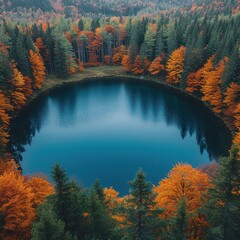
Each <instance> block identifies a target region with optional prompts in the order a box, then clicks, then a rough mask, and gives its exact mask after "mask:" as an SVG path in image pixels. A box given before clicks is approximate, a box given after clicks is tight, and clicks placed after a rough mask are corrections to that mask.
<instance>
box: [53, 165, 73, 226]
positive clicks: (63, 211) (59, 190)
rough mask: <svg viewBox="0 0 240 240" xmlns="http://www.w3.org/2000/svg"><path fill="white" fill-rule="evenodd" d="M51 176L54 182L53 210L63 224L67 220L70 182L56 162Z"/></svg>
mask: <svg viewBox="0 0 240 240" xmlns="http://www.w3.org/2000/svg"><path fill="white" fill-rule="evenodd" d="M52 177H53V180H54V182H55V192H56V194H55V195H54V198H55V204H54V207H55V211H56V213H57V216H58V218H59V219H61V220H62V221H63V222H64V223H65V224H66V223H67V222H68V210H69V201H70V200H69V199H70V184H69V181H68V177H67V175H66V172H65V171H64V170H63V169H62V168H61V167H60V166H59V165H58V164H56V165H55V166H54V168H53V170H52Z"/></svg>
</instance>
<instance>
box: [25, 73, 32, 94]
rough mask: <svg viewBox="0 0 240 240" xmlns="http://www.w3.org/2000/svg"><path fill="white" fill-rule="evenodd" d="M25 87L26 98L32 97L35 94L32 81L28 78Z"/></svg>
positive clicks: (26, 77)
mask: <svg viewBox="0 0 240 240" xmlns="http://www.w3.org/2000/svg"><path fill="white" fill-rule="evenodd" d="M23 79H24V86H23V93H24V95H25V97H26V98H28V97H30V96H31V95H32V93H33V89H32V79H31V78H30V77H28V76H24V77H23Z"/></svg>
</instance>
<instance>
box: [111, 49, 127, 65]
mask: <svg viewBox="0 0 240 240" xmlns="http://www.w3.org/2000/svg"><path fill="white" fill-rule="evenodd" d="M114 50H115V52H114V54H113V59H112V62H113V64H114V65H120V64H121V63H122V60H123V57H124V54H126V52H127V50H126V47H125V46H124V45H121V46H120V48H119V49H118V48H115V49H114ZM118 50H119V52H118Z"/></svg>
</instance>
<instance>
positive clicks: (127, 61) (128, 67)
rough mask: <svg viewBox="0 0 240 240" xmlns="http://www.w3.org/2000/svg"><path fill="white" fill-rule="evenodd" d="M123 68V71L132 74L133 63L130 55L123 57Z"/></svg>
mask: <svg viewBox="0 0 240 240" xmlns="http://www.w3.org/2000/svg"><path fill="white" fill-rule="evenodd" d="M122 66H123V69H124V70H125V71H126V72H131V70H132V62H131V58H130V56H129V55H124V56H123V59H122Z"/></svg>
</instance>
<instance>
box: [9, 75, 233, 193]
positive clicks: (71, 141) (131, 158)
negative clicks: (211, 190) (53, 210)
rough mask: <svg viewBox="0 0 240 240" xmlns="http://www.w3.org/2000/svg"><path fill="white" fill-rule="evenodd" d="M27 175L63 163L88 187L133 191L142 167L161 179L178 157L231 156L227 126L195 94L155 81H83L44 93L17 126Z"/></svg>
mask: <svg viewBox="0 0 240 240" xmlns="http://www.w3.org/2000/svg"><path fill="white" fill-rule="evenodd" d="M12 132H13V134H12V136H13V137H12V142H11V144H12V147H13V148H14V151H15V154H17V155H18V156H19V157H22V158H23V161H22V162H21V166H22V169H23V173H24V174H36V173H43V174H46V175H48V176H51V168H52V166H53V165H54V164H55V163H57V162H58V163H60V164H61V166H62V167H64V168H65V169H66V171H67V173H68V174H69V176H71V177H72V178H73V179H75V180H77V181H78V182H79V183H80V184H82V185H83V186H85V187H89V186H90V185H91V184H92V183H93V182H94V181H95V179H96V178H98V179H99V180H100V182H101V184H102V186H106V187H109V186H113V187H114V188H115V189H117V190H118V191H120V193H121V194H126V193H127V192H128V185H127V182H128V181H129V180H131V179H132V178H133V177H134V175H135V173H136V171H137V170H138V169H140V168H141V169H142V170H143V171H144V172H145V173H146V175H147V179H148V180H150V181H151V182H152V183H154V184H157V183H158V182H159V181H160V180H161V179H162V178H163V177H165V176H166V174H167V173H168V172H169V170H170V169H171V168H172V167H173V166H174V165H175V164H176V163H178V162H184V163H190V164H191V165H192V166H194V167H196V166H203V165H205V164H207V163H209V162H210V161H214V160H217V159H219V157H220V156H223V155H226V154H227V151H228V149H229V147H230V142H231V136H230V133H229V131H228V130H227V129H226V127H225V126H224V125H223V123H222V122H221V121H220V120H219V119H217V118H216V117H215V116H214V115H213V114H212V113H211V112H210V111H209V110H207V109H206V108H205V107H203V106H202V104H200V103H198V102H196V100H193V99H192V98H190V97H187V96H183V95H180V94H177V93H176V92H175V91H173V90H170V89H166V88H164V87H160V86H158V85H156V84H152V83H148V82H142V81H140V80H139V81H137V80H131V81H124V80H116V79H106V80H95V81H87V82H81V83H78V84H75V85H69V86H67V87H62V88H58V89H55V90H53V91H52V92H51V93H49V94H47V95H44V96H41V97H40V98H39V99H37V100H36V101H35V102H34V103H33V104H31V106H30V107H29V108H28V109H26V110H25V111H23V112H22V113H21V115H20V116H19V117H18V119H17V120H16V124H15V126H14V127H13V129H12Z"/></svg>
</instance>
